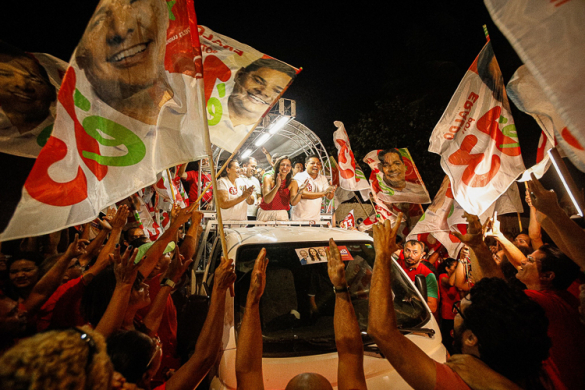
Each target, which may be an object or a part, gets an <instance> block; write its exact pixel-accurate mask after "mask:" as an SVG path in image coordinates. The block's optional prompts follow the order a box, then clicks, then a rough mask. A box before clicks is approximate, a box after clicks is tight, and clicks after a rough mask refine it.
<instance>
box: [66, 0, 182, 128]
mask: <svg viewBox="0 0 585 390" xmlns="http://www.w3.org/2000/svg"><path fill="white" fill-rule="evenodd" d="M167 27H168V11H167V8H166V6H165V4H164V2H163V1H162V0H102V1H101V2H100V4H99V5H98V7H97V10H96V12H95V13H94V15H93V17H92V18H91V20H90V22H89V24H88V26H87V29H86V30H85V33H84V34H83V38H82V39H81V42H80V43H79V46H78V47H77V51H76V53H75V60H76V62H77V64H78V65H79V67H80V68H81V69H82V70H84V71H85V75H86V77H87V79H88V80H89V82H90V83H91V85H92V87H93V90H94V91H95V93H96V94H97V95H98V97H99V98H100V99H101V100H103V101H104V102H105V103H107V104H108V105H110V106H111V107H113V108H114V109H116V110H117V111H120V112H121V113H123V114H125V115H128V116H130V117H132V118H134V119H138V120H140V121H142V122H145V123H148V124H156V120H157V117H158V113H159V111H160V107H161V106H162V105H163V104H164V103H165V102H166V101H167V100H169V99H170V98H171V97H172V94H173V93H172V90H171V88H170V86H169V84H168V82H167V79H166V75H165V69H164V56H165V48H166V31H167Z"/></svg>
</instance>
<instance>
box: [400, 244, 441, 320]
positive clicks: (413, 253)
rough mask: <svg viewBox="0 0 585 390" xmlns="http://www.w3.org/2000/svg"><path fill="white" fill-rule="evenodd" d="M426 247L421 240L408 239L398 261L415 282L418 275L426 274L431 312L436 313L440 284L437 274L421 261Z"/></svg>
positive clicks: (428, 302)
mask: <svg viewBox="0 0 585 390" xmlns="http://www.w3.org/2000/svg"><path fill="white" fill-rule="evenodd" d="M424 248H425V247H424V244H423V243H422V242H420V241H417V240H410V241H407V242H406V244H405V245H404V250H402V251H400V254H399V256H398V260H397V261H398V264H400V266H401V267H402V269H403V270H404V271H405V272H406V274H407V275H408V277H409V278H410V280H412V281H413V282H414V279H415V277H416V275H424V277H425V280H426V282H427V304H428V305H429V308H430V309H431V312H432V313H433V314H435V313H436V312H437V309H438V307H439V285H438V284H437V278H436V277H435V274H434V273H433V272H432V271H431V270H430V269H429V268H428V267H427V266H426V265H424V264H423V263H422V262H421V260H422V258H423V256H424V255H425V251H424Z"/></svg>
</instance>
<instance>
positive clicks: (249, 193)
mask: <svg viewBox="0 0 585 390" xmlns="http://www.w3.org/2000/svg"><path fill="white" fill-rule="evenodd" d="M253 193H254V186H250V187H248V188H246V189H245V190H244V193H243V196H244V199H248V198H249V197H250V196H252V194H253Z"/></svg>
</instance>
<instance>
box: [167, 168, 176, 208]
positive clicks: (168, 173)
mask: <svg viewBox="0 0 585 390" xmlns="http://www.w3.org/2000/svg"><path fill="white" fill-rule="evenodd" d="M167 175H169V186H170V188H171V196H172V197H173V206H174V205H175V204H176V203H177V198H176V197H175V191H174V189H173V178H172V177H171V170H170V169H169V168H167Z"/></svg>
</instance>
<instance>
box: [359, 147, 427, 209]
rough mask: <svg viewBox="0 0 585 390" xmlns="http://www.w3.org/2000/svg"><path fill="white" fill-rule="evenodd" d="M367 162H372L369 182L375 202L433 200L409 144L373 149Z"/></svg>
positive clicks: (422, 201) (388, 203)
mask: <svg viewBox="0 0 585 390" xmlns="http://www.w3.org/2000/svg"><path fill="white" fill-rule="evenodd" d="M364 162H365V163H366V164H368V165H369V166H370V168H371V169H372V172H371V173H370V185H371V188H372V194H373V196H374V199H375V200H376V203H377V204H379V205H380V206H381V207H385V208H389V207H390V206H389V205H390V204H392V203H418V204H420V203H431V198H430V197H429V193H428V191H427V189H426V187H425V184H424V183H423V181H422V179H421V177H420V174H419V173H418V169H416V165H415V164H414V161H413V160H412V157H411V155H410V153H409V152H408V149H407V148H401V149H388V150H372V151H371V152H369V153H368V154H366V157H364Z"/></svg>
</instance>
